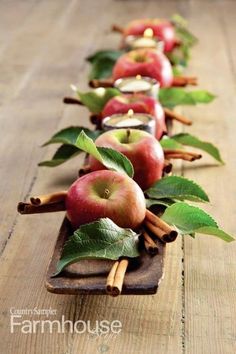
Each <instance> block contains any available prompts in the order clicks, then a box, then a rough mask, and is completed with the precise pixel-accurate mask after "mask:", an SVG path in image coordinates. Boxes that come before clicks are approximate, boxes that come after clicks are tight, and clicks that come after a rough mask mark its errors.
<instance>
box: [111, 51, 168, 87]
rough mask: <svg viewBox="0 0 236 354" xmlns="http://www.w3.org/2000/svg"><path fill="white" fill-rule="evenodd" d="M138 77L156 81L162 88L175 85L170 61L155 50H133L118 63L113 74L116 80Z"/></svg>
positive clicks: (120, 58)
mask: <svg viewBox="0 0 236 354" xmlns="http://www.w3.org/2000/svg"><path fill="white" fill-rule="evenodd" d="M136 75H141V76H147V77H151V78H153V79H156V80H157V81H158V82H159V83H160V85H161V87H170V86H171V85H172V83H173V71H172V67H171V64H170V61H169V60H168V58H167V57H166V56H165V55H164V54H163V53H161V52H160V51H157V50H153V49H137V50H132V51H130V52H128V53H125V54H123V55H121V56H120V57H119V59H118V60H117V61H116V63H115V65H114V68H113V72H112V77H113V79H114V80H117V79H120V78H123V77H130V76H136Z"/></svg>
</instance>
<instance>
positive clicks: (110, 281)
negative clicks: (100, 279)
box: [106, 261, 119, 294]
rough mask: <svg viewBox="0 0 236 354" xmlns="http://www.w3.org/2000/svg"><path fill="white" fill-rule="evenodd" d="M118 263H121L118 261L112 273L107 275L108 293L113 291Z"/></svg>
mask: <svg viewBox="0 0 236 354" xmlns="http://www.w3.org/2000/svg"><path fill="white" fill-rule="evenodd" d="M118 265H119V261H116V262H115V263H114V264H113V266H112V268H111V270H110V273H109V274H108V277H107V284H106V292H107V293H108V294H110V293H111V291H112V286H113V283H114V279H115V275H116V270H117V268H118Z"/></svg>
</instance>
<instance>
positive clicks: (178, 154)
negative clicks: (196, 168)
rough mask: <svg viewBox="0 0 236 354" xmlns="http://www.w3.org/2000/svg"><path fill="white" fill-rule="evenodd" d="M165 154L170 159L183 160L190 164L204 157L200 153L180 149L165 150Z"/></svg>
mask: <svg viewBox="0 0 236 354" xmlns="http://www.w3.org/2000/svg"><path fill="white" fill-rule="evenodd" d="M164 154H165V157H167V158H168V159H181V160H185V161H190V162H192V161H195V160H199V159H200V158H201V157H202V155H201V154H199V153H196V152H190V151H185V150H178V149H176V150H174V149H164Z"/></svg>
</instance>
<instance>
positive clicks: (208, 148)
mask: <svg viewBox="0 0 236 354" xmlns="http://www.w3.org/2000/svg"><path fill="white" fill-rule="evenodd" d="M171 139H172V140H175V141H176V142H177V143H179V144H182V145H188V146H192V147H195V148H197V149H201V150H203V151H205V152H206V153H208V154H209V155H211V156H212V157H213V158H214V159H215V160H217V161H218V162H220V163H222V164H223V163H224V161H223V160H222V157H221V155H220V152H219V149H218V148H217V147H216V146H215V145H213V144H212V143H209V142H207V141H202V140H200V139H198V138H197V137H196V136H193V135H190V134H187V133H181V134H177V135H173V136H172V137H171Z"/></svg>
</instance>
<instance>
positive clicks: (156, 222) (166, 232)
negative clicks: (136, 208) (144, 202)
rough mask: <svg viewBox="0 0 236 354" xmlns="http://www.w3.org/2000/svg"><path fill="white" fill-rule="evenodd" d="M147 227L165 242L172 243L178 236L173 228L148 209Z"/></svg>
mask: <svg viewBox="0 0 236 354" xmlns="http://www.w3.org/2000/svg"><path fill="white" fill-rule="evenodd" d="M145 225H146V227H147V228H148V229H149V230H150V231H151V232H152V233H153V234H154V235H155V236H156V237H158V238H159V239H160V240H161V241H163V242H172V241H174V240H175V239H176V237H177V236H178V232H177V231H176V230H175V229H174V228H173V227H171V226H169V225H168V224H167V223H166V222H165V221H163V220H162V219H160V218H159V217H158V216H156V215H155V214H153V213H152V212H151V211H150V210H148V209H146V216H145Z"/></svg>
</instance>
